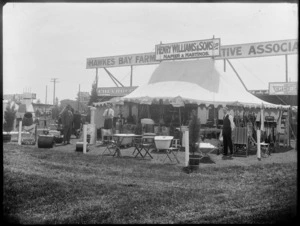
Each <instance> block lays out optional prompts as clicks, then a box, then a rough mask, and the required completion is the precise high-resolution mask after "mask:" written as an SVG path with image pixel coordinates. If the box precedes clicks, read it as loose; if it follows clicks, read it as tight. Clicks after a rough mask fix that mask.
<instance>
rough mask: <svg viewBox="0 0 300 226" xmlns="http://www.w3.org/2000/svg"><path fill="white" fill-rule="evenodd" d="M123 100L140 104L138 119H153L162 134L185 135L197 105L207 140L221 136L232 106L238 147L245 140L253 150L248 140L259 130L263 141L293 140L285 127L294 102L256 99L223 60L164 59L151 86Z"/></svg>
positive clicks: (203, 134)
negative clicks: (224, 111)
mask: <svg viewBox="0 0 300 226" xmlns="http://www.w3.org/2000/svg"><path fill="white" fill-rule="evenodd" d="M121 99H122V100H123V101H124V105H126V104H137V105H138V109H139V111H138V120H140V119H142V118H151V119H153V120H154V122H155V123H154V129H153V132H155V133H156V134H157V135H161V134H163V135H174V134H171V133H174V131H178V129H179V130H180V133H181V135H180V138H181V139H182V133H183V131H184V130H187V129H188V128H187V125H188V120H189V114H190V112H191V111H192V110H193V109H194V110H196V112H197V115H198V118H199V119H200V122H201V129H200V134H201V136H202V139H205V138H212V137H213V138H218V136H219V134H220V132H221V128H222V124H223V116H224V113H223V107H224V106H227V107H228V108H229V110H230V112H231V114H232V115H233V116H234V122H235V124H236V127H237V129H236V131H235V138H234V140H233V143H234V144H235V146H236V147H238V146H239V143H240V144H241V145H242V146H243V145H244V146H246V148H248V144H249V143H251V142H252V143H255V142H257V140H256V130H257V129H262V138H261V141H266V142H269V143H274V144H275V143H276V142H277V144H278V142H281V141H283V140H284V141H286V140H288V139H289V134H287V132H286V131H288V130H285V129H284V128H285V126H286V125H287V122H288V120H286V116H285V114H286V113H287V112H288V111H289V109H290V106H289V105H275V104H271V103H268V102H266V101H262V100H261V99H259V98H257V97H255V96H254V95H253V94H251V93H250V92H248V91H247V90H246V88H245V87H244V85H243V83H242V82H241V81H240V80H239V77H238V76H237V74H235V71H234V70H233V69H232V68H230V67H227V68H226V70H225V67H224V63H223V61H215V60H213V59H196V60H180V61H163V62H161V63H160V65H159V66H158V67H157V68H156V70H155V71H154V72H153V74H152V76H151V78H150V79H149V81H148V83H147V84H145V85H142V86H140V87H138V88H137V89H135V90H134V91H133V92H131V93H130V94H128V95H126V96H124V97H122V98H121ZM174 115H175V116H174ZM164 127H165V128H167V129H165V130H164V129H163V128H164ZM172 128H173V129H172ZM174 128H175V130H174ZM241 128H243V129H241ZM245 131H246V132H245ZM183 146H184V144H183Z"/></svg>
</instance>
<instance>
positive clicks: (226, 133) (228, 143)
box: [222, 107, 235, 156]
mask: <svg viewBox="0 0 300 226" xmlns="http://www.w3.org/2000/svg"><path fill="white" fill-rule="evenodd" d="M223 111H224V118H223V129H222V134H223V147H224V155H225V156H227V154H228V147H229V150H230V155H232V154H233V146H232V139H231V134H232V131H233V129H234V127H235V125H234V122H233V116H232V115H231V114H230V113H229V111H228V108H227V107H224V108H223Z"/></svg>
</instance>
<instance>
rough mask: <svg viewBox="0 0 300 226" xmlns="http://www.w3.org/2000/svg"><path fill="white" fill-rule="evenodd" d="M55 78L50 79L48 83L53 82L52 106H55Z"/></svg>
mask: <svg viewBox="0 0 300 226" xmlns="http://www.w3.org/2000/svg"><path fill="white" fill-rule="evenodd" d="M56 80H57V78H52V80H51V81H50V82H53V88H54V91H53V105H55V83H56V82H57V81H56Z"/></svg>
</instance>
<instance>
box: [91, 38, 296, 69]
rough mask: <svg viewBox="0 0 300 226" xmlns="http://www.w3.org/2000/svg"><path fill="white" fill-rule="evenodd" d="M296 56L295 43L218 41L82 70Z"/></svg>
mask: <svg viewBox="0 0 300 226" xmlns="http://www.w3.org/2000/svg"><path fill="white" fill-rule="evenodd" d="M290 54H298V40H297V39H289V40H281V41H269V42H257V43H247V44H238V45H225V46H221V43H220V39H208V40H202V41H190V42H179V43H170V44H159V45H156V46H155V52H149V53H140V54H130V55H120V56H110V57H95V58H87V62H86V68H87V69H91V68H104V67H105V68H109V67H122V66H131V65H133V66H134V65H150V64H159V63H160V61H161V60H176V59H187V58H201V57H213V56H214V57H215V59H216V60H222V59H235V58H251V57H267V56H279V55H290Z"/></svg>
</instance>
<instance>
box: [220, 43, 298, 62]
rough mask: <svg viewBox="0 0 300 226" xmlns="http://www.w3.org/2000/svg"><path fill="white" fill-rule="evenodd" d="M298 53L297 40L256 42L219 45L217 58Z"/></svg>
mask: <svg viewBox="0 0 300 226" xmlns="http://www.w3.org/2000/svg"><path fill="white" fill-rule="evenodd" d="M297 53H298V40H297V39H290V40H283V41H271V42H258V43H249V44H240V45H227V46H221V50H220V56H218V57H216V58H215V59H216V60H219V59H233V58H249V57H266V56H276V55H285V54H297Z"/></svg>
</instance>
